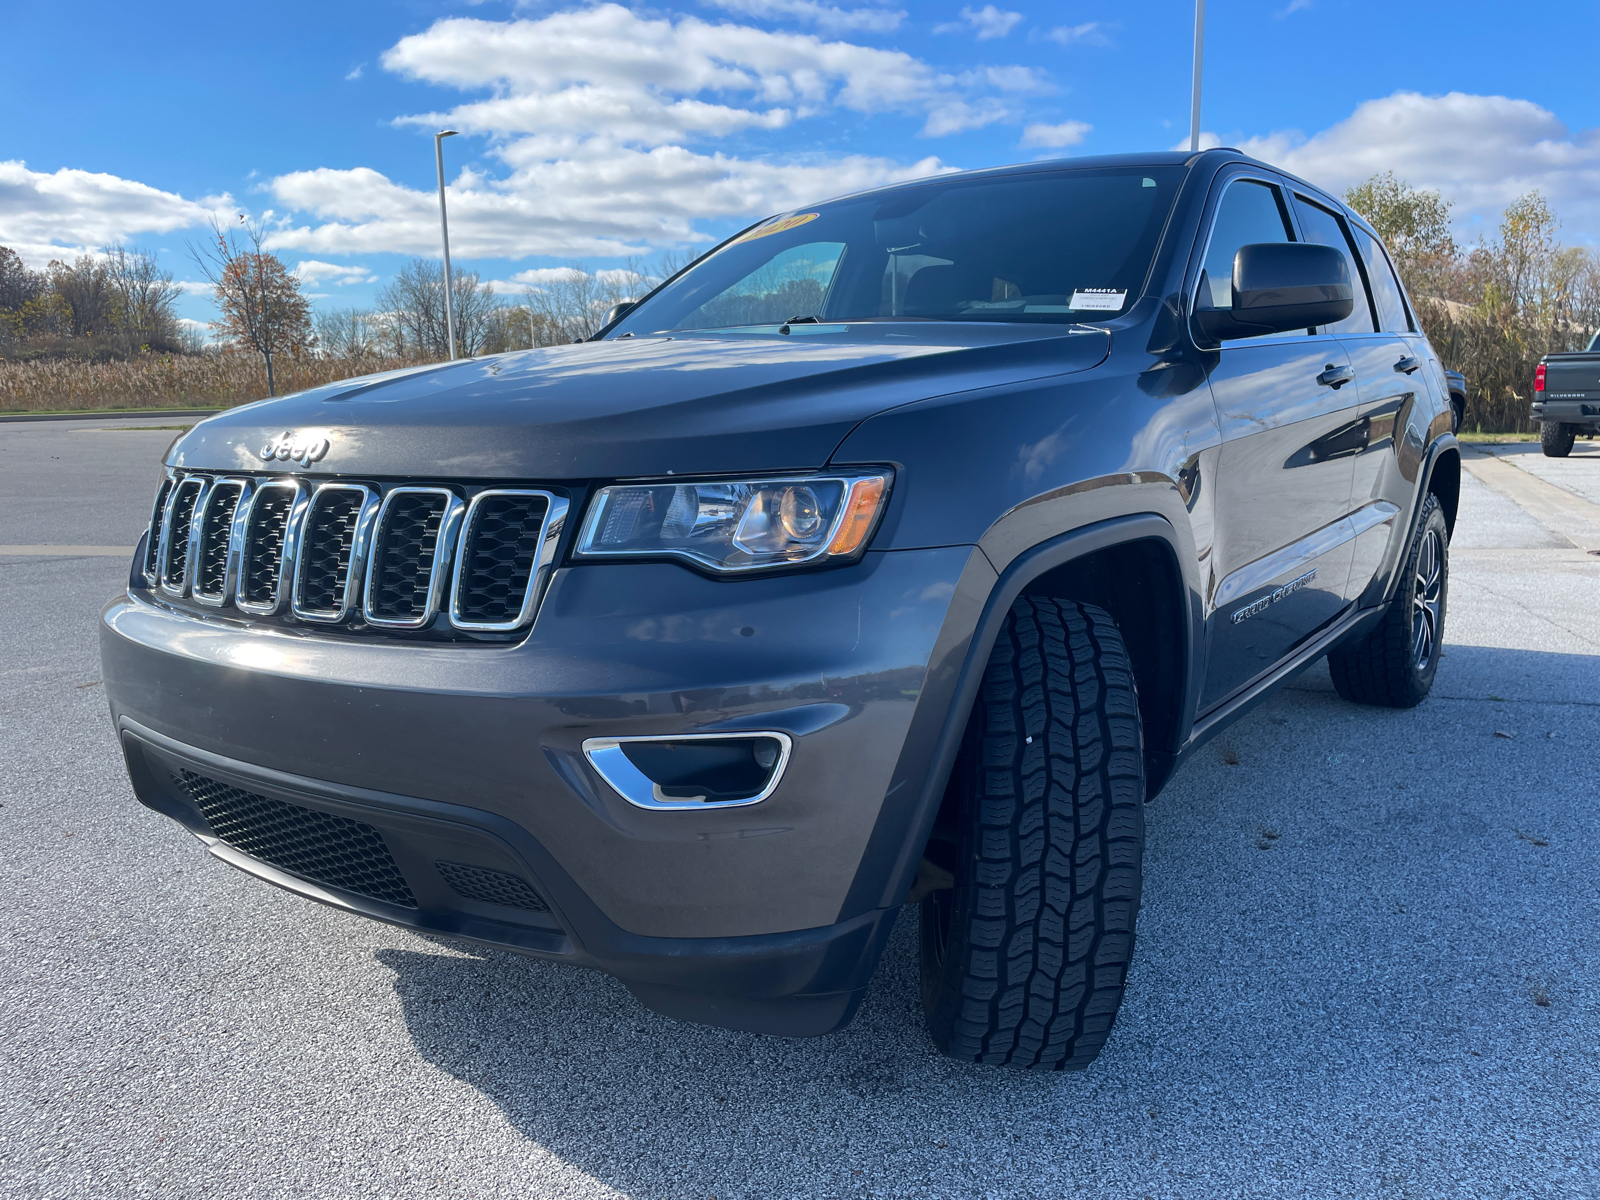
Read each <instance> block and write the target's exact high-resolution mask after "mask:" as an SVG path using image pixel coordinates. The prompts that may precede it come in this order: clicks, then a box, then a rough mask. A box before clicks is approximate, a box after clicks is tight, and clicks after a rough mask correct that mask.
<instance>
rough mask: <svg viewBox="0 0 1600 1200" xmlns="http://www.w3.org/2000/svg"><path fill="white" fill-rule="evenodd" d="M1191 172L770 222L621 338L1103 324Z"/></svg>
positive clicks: (1039, 178)
mask: <svg viewBox="0 0 1600 1200" xmlns="http://www.w3.org/2000/svg"><path fill="white" fill-rule="evenodd" d="M1183 171H1184V169H1183V168H1182V167H1127V168H1122V167H1117V168H1091V169H1082V170H1062V171H1049V172H1037V173H1029V174H1019V175H1008V176H1002V177H999V178H990V179H965V180H953V181H950V182H940V181H938V180H931V181H929V182H927V183H923V184H916V185H913V186H910V187H904V188H897V189H895V190H893V191H888V192H879V193H876V194H874V195H872V196H867V197H862V198H860V199H852V200H841V201H837V202H835V203H833V204H824V205H818V206H816V207H814V208H810V209H802V210H798V211H796V212H792V213H786V214H784V215H782V216H778V217H773V218H771V219H770V220H767V221H763V222H762V223H761V224H760V225H757V226H756V227H755V228H753V229H751V230H749V231H748V232H746V233H744V234H742V235H741V236H739V237H737V238H735V239H734V240H733V241H731V242H729V243H728V244H727V245H725V246H723V247H722V248H721V249H720V250H717V251H716V252H715V253H713V254H711V255H709V256H708V257H706V258H705V259H704V260H703V261H701V262H699V263H697V264H695V265H694V266H693V267H691V268H690V269H689V270H688V271H687V272H685V273H684V274H683V275H681V276H680V277H679V278H677V279H675V280H673V281H672V282H671V283H669V284H668V285H667V286H665V287H664V288H662V289H661V290H660V291H659V292H657V293H656V294H655V295H654V296H652V297H651V298H650V299H649V300H648V301H646V302H645V303H643V304H641V305H640V306H639V307H638V308H637V309H635V310H634V311H633V312H631V313H629V314H628V315H627V316H626V317H624V318H623V320H622V321H621V322H620V323H619V324H618V325H617V326H616V328H615V329H613V330H612V332H611V333H610V334H609V335H608V336H609V337H619V336H623V335H626V334H639V335H643V334H647V333H670V332H673V331H676V330H692V329H727V328H737V327H741V326H759V325H780V324H783V323H785V322H787V321H794V320H802V319H805V320H817V321H864V320H873V319H889V320H905V319H924V320H939V321H1046V322H1049V321H1054V322H1079V321H1104V320H1109V319H1111V318H1112V317H1115V316H1117V315H1118V314H1119V313H1121V312H1124V311H1126V309H1127V308H1128V306H1129V305H1131V304H1132V303H1133V302H1134V301H1135V300H1137V299H1138V297H1139V292H1140V290H1141V289H1142V288H1143V286H1144V281H1145V276H1146V274H1147V273H1148V272H1149V269H1150V260H1151V258H1152V257H1153V256H1154V254H1155V249H1156V242H1157V240H1158V239H1159V238H1160V236H1161V229H1162V226H1163V225H1164V224H1165V222H1166V218H1167V212H1168V210H1169V209H1170V208H1171V207H1172V199H1173V196H1174V195H1176V193H1177V190H1178V184H1179V183H1180V182H1181V181H1182V177H1183Z"/></svg>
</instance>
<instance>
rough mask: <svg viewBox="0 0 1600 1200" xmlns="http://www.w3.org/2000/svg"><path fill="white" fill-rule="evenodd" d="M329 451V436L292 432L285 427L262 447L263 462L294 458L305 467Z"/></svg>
mask: <svg viewBox="0 0 1600 1200" xmlns="http://www.w3.org/2000/svg"><path fill="white" fill-rule="evenodd" d="M327 452H328V439H327V438H325V437H316V436H312V435H310V434H304V433H301V434H296V433H291V432H290V431H289V430H287V429H285V430H284V431H283V432H282V433H280V434H279V435H278V436H277V437H275V438H268V439H267V444H266V445H265V446H263V447H261V460H262V461H263V462H271V461H272V460H273V459H278V460H279V461H280V462H289V461H291V460H292V461H294V462H297V463H299V464H300V465H301V466H303V467H309V466H310V465H311V464H312V463H314V462H317V461H318V460H319V459H321V458H322V456H323V455H325V454H327Z"/></svg>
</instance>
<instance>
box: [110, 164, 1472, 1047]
mask: <svg viewBox="0 0 1600 1200" xmlns="http://www.w3.org/2000/svg"><path fill="white" fill-rule="evenodd" d="M1453 426H1454V417H1453V414H1452V411H1451V402H1450V396H1449V388H1448V384H1447V381H1446V378H1445V375H1444V371H1443V369H1442V367H1441V365H1440V362H1439V358H1438V355H1437V354H1435V353H1434V350H1433V347H1432V346H1430V345H1429V344H1428V340H1427V338H1426V337H1425V336H1424V335H1423V334H1422V333H1421V331H1420V330H1419V329H1418V327H1417V324H1416V322H1415V320H1414V317H1413V314H1412V310H1411V306H1410V304H1409V302H1408V301H1407V299H1406V296H1405V293H1404V290H1403V289H1402V287H1401V285H1400V283H1399V281H1398V279H1397V278H1396V276H1395V273H1394V270H1393V268H1392V266H1391V264H1390V261H1389V258H1388V256H1387V254H1386V253H1385V251H1384V249H1383V246H1382V245H1381V243H1380V241H1379V239H1378V237H1377V235H1376V234H1375V233H1374V232H1373V231H1372V228H1371V226H1369V225H1368V224H1367V223H1366V222H1365V221H1363V220H1362V219H1361V217H1360V216H1358V215H1357V214H1356V213H1354V212H1352V211H1351V210H1350V209H1349V208H1348V207H1347V206H1346V205H1344V204H1343V203H1341V202H1340V201H1339V200H1338V199H1337V198H1336V197H1334V196H1332V195H1330V194H1329V193H1328V192H1326V191H1323V190H1322V189H1320V188H1318V187H1316V186H1314V185H1313V184H1310V183H1307V182H1306V181H1305V180H1302V179H1298V178H1295V177H1293V176H1291V175H1288V174H1286V173H1284V172H1282V171H1279V170H1277V169H1275V168H1273V167H1272V166H1270V165H1268V164H1267V163H1264V162H1260V161H1257V160H1254V159H1251V158H1249V157H1247V156H1246V155H1244V154H1241V153H1240V152H1238V151H1237V150H1231V149H1215V150H1208V151H1205V152H1203V153H1199V154H1194V155H1189V154H1178V153H1156V154H1144V155H1127V156H1115V157H1105V158H1081V159H1072V160H1067V161H1062V162H1043V163H1032V164H1028V165H1024V166H1015V167H1006V168H999V169H994V170H987V171H976V172H968V173H962V174H952V175H945V176H939V177H937V178H932V179H923V180H917V181H914V182H909V183H904V184H898V185H895V186H892V187H887V188H884V189H881V190H878V191H872V192H867V193H863V194H860V195H853V196H846V197H843V198H841V199H835V200H830V201H826V202H823V203H819V204H814V205H809V206H806V207H802V208H798V209H795V210H794V211H792V212H787V213H782V214H779V215H777V216H774V217H771V218H769V219H767V220H764V221H761V222H758V223H757V224H755V225H753V226H751V227H750V228H748V229H746V230H744V231H743V232H741V233H738V234H737V235H735V236H733V237H731V238H730V239H728V240H727V241H726V242H725V243H723V244H722V245H721V246H719V247H718V248H716V249H715V250H714V251H712V252H711V253H709V254H707V255H706V256H704V257H702V258H701V259H699V260H698V261H697V262H696V263H694V264H692V265H691V266H689V267H688V268H686V269H685V270H684V271H682V272H680V273H679V274H677V275H676V276H674V277H673V278H671V279H669V280H668V281H666V282H665V283H664V284H662V285H661V286H660V287H659V288H658V289H656V290H655V291H654V292H653V293H652V294H650V295H648V296H646V297H644V298H643V299H642V300H641V301H640V302H639V303H638V304H636V305H634V306H632V307H631V308H628V309H626V310H624V311H622V312H620V313H618V314H617V315H616V316H615V317H614V318H613V319H612V320H611V321H610V323H609V324H608V325H607V326H606V327H605V328H603V329H602V330H601V331H600V333H599V334H598V335H597V337H595V338H593V339H591V340H589V341H587V342H585V343H582V344H578V345H571V346H560V347H553V348H547V349H538V350H530V351H522V352H517V353H511V354H502V355H494V356H489V357H485V358H477V359H470V360H467V361H463V362H454V363H441V364H437V365H433V366H428V367H424V368H420V369H413V370H407V371H400V372H394V373H390V374H385V375H377V376H371V377H367V378H363V379H350V380H345V381H343V382H339V383H334V384H329V385H327V386H325V387H320V388H316V389H314V390H311V391H307V392H302V393H300V394H298V395H292V396H286V397H282V398H280V399H276V400H267V401H263V402H261V403H257V404H251V405H247V406H244V407H242V408H238V409H234V410H231V411H229V412H225V413H221V414H218V415H217V416H215V417H211V418H209V419H207V420H205V421H202V422H200V423H199V424H198V425H196V426H195V427H194V428H193V429H192V430H191V431H190V432H189V433H187V434H185V435H184V436H183V437H181V438H180V439H179V440H178V441H177V442H176V443H175V444H174V445H173V446H172V448H171V449H170V450H169V451H168V454H167V457H166V462H165V464H164V467H163V468H162V470H161V472H160V479H159V481H158V487H157V488H156V496H155V501H154V504H153V506H152V510H151V519H150V526H149V530H148V532H147V533H146V535H145V537H144V539H143V540H142V542H141V544H140V546H139V548H138V550H137V552H136V554H135V557H134V560H133V562H132V563H131V564H130V570H129V577H128V580H127V584H126V587H125V588H124V589H122V590H121V591H119V593H118V594H117V595H116V596H115V597H114V598H113V599H112V600H111V601H110V602H109V603H108V604H107V606H106V607H105V609H104V611H103V613H102V616H101V621H100V644H101V655H102V661H103V664H104V678H105V683H106V693H107V696H108V698H109V701H110V708H111V716H112V720H113V723H114V726H115V729H116V732H117V736H118V739H119V741H120V744H121V748H122V752H123V754H124V756H125V758H126V762H127V769H128V772H129V775H130V777H131V779H132V782H133V787H134V791H135V793H136V794H137V796H138V798H139V799H140V800H141V801H142V802H143V803H145V804H146V805H148V806H150V807H151V808H153V809H156V810H158V811H160V812H162V813H165V814H166V815H168V816H170V817H171V818H173V819H174V820H175V821H176V822H177V823H178V824H179V825H181V826H183V827H184V828H186V829H188V830H189V831H190V832H192V833H193V834H194V835H195V836H196V837H197V838H198V839H199V840H200V841H201V842H202V843H203V844H204V845H205V847H206V848H207V849H208V850H209V851H210V852H211V853H212V854H214V855H215V856H217V857H218V858H220V859H221V860H223V861H224V862H226V863H229V864H231V865H232V866H234V867H237V868H239V869H240V870H242V871H245V872H248V873H250V874H252V875H254V876H256V877H258V878H260V879H263V880H266V881H268V882H270V883H273V884H276V885H278V886H280V887H283V888H286V889H288V890H290V891H292V892H295V893H298V894H299V895H301V896H304V897H307V898H309V899H312V900H317V901H320V902H322V903H325V904H331V905H336V906H338V907H340V908H342V909H345V910H347V911H350V912H355V913H361V914H365V915H367V916H369V917H373V918H377V919H379V920H384V921H389V922H393V923H395V924H398V925H402V926H405V927H408V928H412V929H416V930H419V931H424V932H427V933H430V934H435V935H446V936H450V937H456V938H464V939H469V940H472V941H475V942H478V943H481V944H487V945H489V946H493V947H499V948H502V949H505V950H509V951H515V952H519V953H522V954H527V955H531V956H534V957H536V958H541V959H545V960H548V961H552V962H556V963H566V964H571V965H575V966H582V967H588V968H592V969H598V970H602V971H605V972H608V973H610V974H611V975H613V976H615V977H617V978H618V979H620V980H622V981H623V983H625V984H626V986H627V987H628V988H629V990H630V991H631V992H632V993H633V994H634V995H635V996H636V997H637V998H638V999H639V1001H640V1002H641V1003H643V1004H644V1005H646V1006H648V1007H650V1008H652V1009H654V1010H656V1011H658V1012H661V1013H666V1014H669V1015H672V1016H675V1017H679V1018H683V1019H687V1020H692V1021H697V1022H702V1023H706V1024H710V1025H717V1026H723V1027H728V1028H734V1029H743V1030H749V1031H753V1032H758V1033H768V1034H781V1035H786V1036H804V1035H819V1034H825V1033H828V1032H830V1031H832V1030H835V1029H837V1028H839V1027H840V1026H842V1025H843V1024H845V1023H846V1022H847V1021H849V1020H850V1019H851V1017H852V1015H853V1014H854V1012H855V1011H856V1008H857V1006H858V1005H859V1004H860V1002H861V999H862V996H863V994H864V992H865V989H866V988H867V985H868V982H869V980H870V978H871V976H872V974H873V970H874V968H875V965H876V963H877V960H878V957H879V954H880V952H881V951H882V949H883V946H884V944H885V940H886V939H887V937H888V935H889V931H890V929H891V927H892V926H893V924H894V922H895V921H896V920H897V919H898V918H899V916H900V914H901V912H902V909H903V908H907V907H909V908H915V909H917V910H918V919H919V921H920V947H921V948H920V952H919V953H920V959H921V968H920V969H921V979H922V1000H923V1008H924V1011H925V1017H926V1023H927V1029H928V1033H929V1037H930V1040H931V1042H932V1044H933V1045H934V1046H936V1047H937V1048H938V1049H939V1050H941V1051H943V1052H944V1053H946V1054H949V1055H951V1056H953V1057H956V1058H959V1059H962V1060H965V1061H969V1062H982V1063H994V1064H1005V1065H1009V1066H1014V1067H1027V1068H1034V1069H1044V1070H1061V1069H1081V1068H1083V1067H1085V1066H1087V1065H1088V1064H1089V1063H1090V1062H1091V1061H1092V1060H1093V1059H1094V1058H1095V1056H1096V1055H1097V1054H1098V1053H1099V1051H1100V1049H1101V1047H1102V1046H1103V1045H1104V1043H1105V1041H1106V1038H1107V1037H1108V1036H1109V1034H1110V1033H1111V1028H1112V1022H1113V1020H1114V1018H1115V1016H1116V1013H1117V1010H1118V1006H1119V1005H1120V1004H1121V1001H1122V996H1123V991H1124V987H1125V986H1126V982H1127V971H1128V966H1129V963H1130V961H1131V959H1132V955H1133V948H1134V931H1135V923H1136V918H1137V915H1138V911H1139V901H1140V893H1141V887H1142V881H1143V856H1144V806H1145V803H1146V801H1148V800H1149V799H1150V798H1151V797H1153V796H1154V795H1156V793H1157V792H1158V791H1159V790H1160V789H1161V787H1162V785H1163V784H1164V783H1165V782H1166V781H1167V780H1168V779H1169V778H1171V776H1172V773H1173V772H1174V771H1175V770H1177V769H1178V768H1179V767H1180V766H1181V765H1182V764H1183V763H1184V762H1186V761H1187V760H1189V759H1191V758H1193V757H1194V756H1195V755H1196V754H1197V753H1198V752H1199V751H1200V749H1201V748H1202V747H1203V746H1204V745H1205V744H1206V742H1207V740H1208V739H1209V738H1211V737H1213V736H1214V735H1215V734H1216V733H1217V732H1218V731H1219V730H1221V729H1223V728H1225V727H1226V726H1227V725H1228V724H1229V723H1230V722H1232V721H1234V720H1236V719H1237V718H1238V717H1239V716H1240V715H1241V714H1242V713H1244V712H1246V711H1248V710H1249V709H1250V708H1251V706H1252V705H1254V704H1256V703H1257V702H1259V701H1260V700H1261V699H1262V697H1264V696H1266V695H1267V694H1268V693H1269V692H1271V690H1272V689H1274V688H1276V687H1278V686H1279V685H1281V684H1282V683H1284V682H1285V681H1286V680H1288V679H1291V678H1293V677H1294V676H1295V675H1296V674H1297V673H1298V672H1299V671H1301V670H1303V669H1304V668H1305V667H1306V666H1307V665H1308V664H1310V663H1312V662H1315V661H1316V660H1318V659H1320V658H1322V657H1323V656H1326V657H1327V659H1328V663H1329V667H1330V669H1331V671H1332V675H1333V682H1334V684H1335V686H1336V687H1337V689H1338V691H1339V693H1340V694H1341V695H1342V696H1343V697H1344V698H1345V699H1346V700H1349V701H1352V702H1356V703H1361V704H1370V705H1379V706H1387V707H1392V708H1406V707H1411V706H1414V705H1416V704H1418V703H1420V702H1421V701H1422V700H1423V699H1424V697H1426V696H1427V695H1428V692H1429V689H1430V687H1431V686H1432V684H1433V680H1434V675H1435V671H1436V669H1437V667H1438V662H1439V654H1440V646H1441V642H1442V638H1443V633H1444V619H1445V608H1446V599H1447V589H1448V571H1449V560H1448V553H1449V535H1450V530H1451V528H1452V526H1453V525H1454V522H1455V516H1456V502H1457V498H1458V495H1459V488H1460V453H1459V448H1458V446H1457V444H1456V439H1455V437H1454V435H1453V433H1452V429H1453ZM1443 716H1444V718H1445V719H1446V720H1449V719H1450V718H1449V715H1448V714H1443ZM1400 728H1401V727H1398V726H1397V732H1396V735H1395V736H1396V737H1397V738H1405V737H1414V736H1417V735H1416V734H1414V733H1413V734H1404V733H1401V732H1399V729H1400ZM1405 728H1415V726H1407V727H1405ZM1438 740H1445V734H1444V733H1443V732H1441V733H1440V734H1439V735H1438ZM541 1019H558V1018H557V1017H556V1016H555V1015H553V1014H551V1015H549V1016H548V1017H542V1018H541Z"/></svg>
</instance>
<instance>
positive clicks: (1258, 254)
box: [1195, 242, 1355, 341]
mask: <svg viewBox="0 0 1600 1200" xmlns="http://www.w3.org/2000/svg"><path fill="white" fill-rule="evenodd" d="M1354 308H1355V288H1354V286H1353V285H1352V283H1351V280H1350V264H1349V261H1348V260H1347V259H1346V258H1345V256H1344V255H1343V254H1342V253H1340V252H1339V251H1338V250H1336V249H1335V248H1334V247H1332V246H1318V245H1314V244H1313V243H1311V242H1258V243H1255V244H1253V245H1249V246H1240V247H1239V252H1238V253H1237V254H1235V255H1234V256H1233V306H1232V307H1231V308H1200V309H1196V310H1195V320H1196V322H1197V323H1198V325H1199V326H1200V328H1201V330H1203V331H1204V332H1205V334H1206V336H1207V337H1209V338H1213V339H1215V340H1217V341H1221V340H1222V339H1223V338H1241V337H1259V336H1260V335H1262V334H1265V333H1285V332H1287V331H1288V330H1291V329H1309V328H1311V327H1312V326H1313V325H1332V324H1334V323H1335V322H1338V321H1342V320H1344V319H1345V318H1346V317H1348V316H1349V315H1350V313H1351V312H1352V311H1353V310H1354Z"/></svg>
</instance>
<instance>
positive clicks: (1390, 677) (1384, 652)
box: [1328, 492, 1450, 708]
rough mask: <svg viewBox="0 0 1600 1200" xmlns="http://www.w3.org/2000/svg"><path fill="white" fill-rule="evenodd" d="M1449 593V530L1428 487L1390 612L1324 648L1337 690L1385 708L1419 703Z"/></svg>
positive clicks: (1428, 683)
mask: <svg viewBox="0 0 1600 1200" xmlns="http://www.w3.org/2000/svg"><path fill="white" fill-rule="evenodd" d="M1430 542H1431V543H1432V544H1431V547H1430ZM1449 593H1450V535H1449V530H1448V528H1447V527H1446V525H1445V521H1444V510H1443V509H1442V508H1440V507H1439V498H1438V497H1437V496H1435V495H1433V494H1432V493H1431V492H1430V493H1429V494H1428V498H1427V499H1426V500H1425V501H1424V502H1423V505H1422V516H1421V519H1420V520H1419V521H1418V522H1417V531H1416V533H1415V534H1414V535H1412V538H1411V545H1409V546H1408V547H1406V554H1405V558H1404V560H1403V561H1402V562H1401V564H1400V583H1399V586H1398V587H1397V588H1396V589H1395V595H1394V599H1393V600H1391V601H1390V602H1389V610H1388V612H1386V613H1385V614H1384V616H1383V619H1382V620H1381V621H1380V622H1379V624H1378V626H1377V627H1376V628H1375V629H1373V630H1372V631H1371V632H1370V633H1368V634H1367V635H1366V636H1365V637H1363V638H1361V639H1360V640H1359V641H1357V642H1355V643H1354V644H1352V645H1348V646H1342V647H1339V648H1337V649H1334V650H1330V651H1329V652H1328V671H1329V673H1330V674H1331V675H1332V676H1333V686H1334V687H1335V688H1337V689H1338V692H1339V695H1341V696H1343V697H1344V698H1345V699H1346V700H1350V701H1354V702H1355V703H1356V704H1374V705H1379V706H1381V707H1384V708H1414V707H1415V706H1416V705H1418V704H1421V703H1422V701H1423V700H1424V699H1425V698H1426V697H1427V695H1428V692H1429V691H1430V690H1431V689H1432V687H1433V677H1434V675H1435V674H1436V673H1437V672H1438V669H1439V651H1440V648H1441V646H1442V645H1443V639H1444V618H1445V607H1446V603H1447V601H1448V599H1449ZM1424 639H1426V646H1424V644H1423V642H1424Z"/></svg>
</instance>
